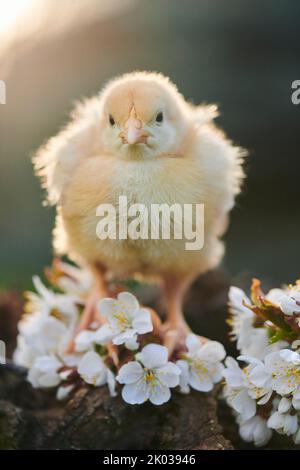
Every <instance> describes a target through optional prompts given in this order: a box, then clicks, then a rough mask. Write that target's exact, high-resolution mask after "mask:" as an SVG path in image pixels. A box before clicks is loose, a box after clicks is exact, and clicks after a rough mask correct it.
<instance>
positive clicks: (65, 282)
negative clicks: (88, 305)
mask: <svg viewBox="0 0 300 470" xmlns="http://www.w3.org/2000/svg"><path fill="white" fill-rule="evenodd" d="M59 269H60V271H61V272H62V273H63V274H62V275H61V276H59V278H58V279H57V282H56V283H57V285H58V287H59V288H60V289H61V290H62V291H63V292H64V293H65V294H67V295H68V296H70V297H72V298H73V299H76V302H77V303H81V304H82V303H84V302H85V299H86V297H87V296H88V294H89V292H90V290H91V288H92V285H93V279H92V276H91V273H90V272H89V271H88V270H86V269H82V268H78V267H77V266H73V265H71V264H69V263H64V262H60V263H59Z"/></svg>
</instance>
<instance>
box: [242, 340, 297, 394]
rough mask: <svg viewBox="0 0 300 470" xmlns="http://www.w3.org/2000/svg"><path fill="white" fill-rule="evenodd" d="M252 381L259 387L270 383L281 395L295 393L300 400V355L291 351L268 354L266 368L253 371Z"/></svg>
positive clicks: (284, 350) (285, 350)
mask: <svg viewBox="0 0 300 470" xmlns="http://www.w3.org/2000/svg"><path fill="white" fill-rule="evenodd" d="M251 380H252V381H253V382H254V383H255V384H256V385H257V386H260V385H262V384H267V383H268V384H269V385H270V386H271V388H272V389H273V390H274V391H275V392H277V393H278V394H279V395H282V396H283V395H289V394H290V393H293V395H294V397H295V398H296V399H300V387H299V385H300V355H299V354H298V353H297V352H295V351H291V350H289V349H283V350H281V351H278V352H273V353H270V354H268V355H267V356H266V357H265V361H264V367H262V368H261V369H260V370H257V371H253V373H252V374H251Z"/></svg>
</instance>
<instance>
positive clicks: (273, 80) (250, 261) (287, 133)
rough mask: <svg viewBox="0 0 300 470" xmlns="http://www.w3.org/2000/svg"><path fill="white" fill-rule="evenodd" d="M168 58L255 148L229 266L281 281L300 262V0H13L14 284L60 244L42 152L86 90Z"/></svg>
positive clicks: (9, 234) (7, 169)
mask: <svg viewBox="0 0 300 470" xmlns="http://www.w3.org/2000/svg"><path fill="white" fill-rule="evenodd" d="M134 69H146V70H158V71H161V72H163V73H164V74H166V75H169V76H170V77H171V79H172V80H173V81H174V82H175V83H176V84H177V85H178V87H179V89H180V91H181V92H182V93H183V94H184V95H185V97H186V98H188V99H190V100H192V101H194V102H195V103H199V102H202V101H205V102H215V103H217V104H218V105H219V106H220V110H221V117H220V118H219V119H218V123H219V124H220V125H221V126H222V127H223V128H224V129H225V131H226V132H227V133H228V135H229V136H230V137H231V138H232V139H233V140H234V141H235V142H237V143H239V144H240V145H241V146H243V147H245V148H247V149H249V151H250V158H249V159H248V161H247V174H248V178H247V181H246V184H245V188H244V192H243V195H242V196H241V197H240V198H239V200H238V204H237V207H236V208H235V210H234V212H233V214H232V219H231V225H230V228H229V231H228V234H227V235H226V240H227V254H226V258H225V260H224V266H225V268H226V269H227V270H228V272H229V273H230V275H231V276H232V277H233V278H235V277H240V276H244V275H245V276H251V275H255V276H257V277H262V278H264V279H267V280H269V281H270V282H271V283H281V282H292V281H293V280H295V279H296V278H297V277H298V276H299V271H300V269H299V267H300V263H299V261H300V259H299V230H300V221H299V202H300V201H299V195H300V176H299V175H300V155H299V149H300V129H299V123H300V105H299V106H295V105H293V104H292V102H291V92H292V91H291V83H292V82H293V81H294V80H296V79H300V3H299V1H296V0H295V1H287V0H266V1H263V2H261V1H258V0H252V1H251V2H244V1H242V0H226V2H225V1H224V0H202V1H201V0H199V1H196V0H186V1H183V0H181V1H180V0H151V1H149V0H148V1H146V0H136V1H134V0H132V1H130V0H109V1H107V0H106V1H104V0H102V1H101V0H97V1H95V0H77V1H72V0H35V1H32V0H23V1H19V2H18V1H16V0H1V1H0V79H1V80H5V82H6V86H7V104H6V105H0V178H1V184H0V224H1V225H0V241H1V244H0V286H2V287H8V286H9V287H16V288H24V287H28V286H30V285H31V276H32V274H34V273H41V272H42V270H43V267H44V266H45V265H46V264H48V263H50V261H51V258H52V249H51V230H52V226H53V216H54V212H53V210H52V209H50V208H44V207H42V198H43V196H42V192H41V190H40V187H39V182H38V181H37V180H36V178H35V177H34V176H33V171H32V166H31V162H30V155H31V153H32V152H33V151H34V150H35V149H36V148H37V147H38V146H39V145H40V144H41V143H42V142H43V141H44V140H45V139H47V138H48V137H50V136H51V135H53V134H55V133H56V132H57V131H58V130H59V128H60V127H61V125H63V124H64V123H65V122H66V120H67V116H68V112H69V111H70V109H71V108H72V106H73V103H74V101H75V100H77V99H79V98H81V97H82V96H91V95H93V94H94V93H96V92H97V91H98V90H99V89H100V88H101V87H102V86H103V84H104V83H105V82H106V81H107V80H108V79H109V78H111V77H113V76H115V75H116V74H120V73H123V72H127V71H132V70H134Z"/></svg>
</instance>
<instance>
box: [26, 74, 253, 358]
mask: <svg viewBox="0 0 300 470" xmlns="http://www.w3.org/2000/svg"><path fill="white" fill-rule="evenodd" d="M217 114H218V113H217V108H216V106H194V105H192V104H190V103H188V102H187V101H186V100H185V99H184V97H183V96H182V95H181V94H180V93H179V92H178V90H177V88H176V86H175V85H174V84H173V83H171V81H170V80H169V79H168V78H166V77H164V76H163V75H161V74H158V73H148V72H134V73H129V74H126V75H123V76H121V77H119V78H117V79H114V80H112V81H111V82H109V83H108V85H107V86H106V87H105V88H104V89H103V90H102V91H101V93H100V94H99V96H96V97H93V98H91V99H88V100H86V101H84V102H83V103H81V104H79V105H78V106H77V108H76V109H75V111H74V113H73V114H72V118H71V122H70V123H69V124H68V125H67V127H66V128H65V129H63V130H62V131H61V132H60V133H59V134H58V135H57V136H55V137H53V138H52V139H50V140H49V142H48V143H47V144H46V145H45V146H43V147H42V148H41V149H40V150H39V151H38V152H37V154H36V156H35V158H34V165H35V169H36V173H37V174H38V175H39V176H40V177H41V179H42V182H43V186H44V187H45V188H46V190H47V192H48V201H49V203H50V204H52V205H55V206H56V209H57V218H56V227H55V229H54V247H55V251H56V252H57V253H58V254H59V255H63V254H66V255H68V256H69V257H70V258H71V259H73V260H74V261H76V262H77V263H79V264H80V265H83V266H87V267H88V268H89V269H90V270H91V271H92V273H93V275H94V289H93V291H92V292H91V294H90V297H89V300H88V302H87V305H86V308H85V311H84V313H83V316H82V321H81V325H80V329H82V328H86V327H88V326H89V324H90V323H91V322H92V321H93V320H95V318H96V317H95V315H96V311H97V309H96V303H97V301H98V300H99V298H100V297H103V296H106V295H107V279H108V278H109V279H111V278H115V279H126V278H129V277H133V276H136V275H140V276H142V277H143V278H144V279H148V280H149V279H150V280H157V281H159V282H160V283H161V286H162V292H163V294H164V298H165V301H166V309H167V322H166V323H165V324H164V327H163V328H164V330H163V331H164V333H163V334H164V339H165V344H166V345H167V346H168V347H169V349H170V351H171V350H173V349H174V348H176V347H177V346H179V345H182V342H183V340H184V338H185V336H186V334H187V333H188V331H189V328H188V325H187V323H186V321H185V319H184V316H183V298H184V295H185V293H186V291H187V289H188V288H189V286H190V284H191V283H192V282H193V280H194V279H195V278H196V277H197V276H198V275H199V274H201V273H204V272H206V271H207V270H209V269H212V268H215V267H216V266H217V265H218V264H219V263H220V260H221V259H222V256H223V254H224V244H223V242H222V241H221V240H220V237H221V236H222V234H223V233H224V231H225V230H226V227H227V219H228V213H229V211H230V210H231V209H232V207H233V205H234V198H235V196H236V195H237V194H238V193H239V191H240V187H241V182H242V179H243V170H242V161H243V156H244V151H243V150H242V149H240V148H239V147H235V146H233V144H232V143H231V142H230V141H229V140H227V138H226V137H225V135H224V134H223V132H221V131H220V130H218V129H217V128H216V126H215V125H214V123H213V120H214V118H215V117H216V116H217ZM119 196H126V197H127V200H128V205H130V204H133V203H141V204H144V206H145V207H150V206H151V204H152V203H156V204H163V203H166V204H169V205H172V204H174V203H178V204H180V205H184V204H193V205H196V204H204V207H205V220H204V239H205V242H204V246H203V248H202V249H201V250H196V251H193V250H186V249H185V240H184V239H182V240H178V239H174V238H173V239H170V240H164V239H159V240H152V239H148V240H141V239H137V240H132V239H130V238H127V239H125V240H124V239H122V240H119V239H116V240H112V239H109V238H108V239H104V240H100V239H99V238H97V236H96V227H97V222H98V218H97V217H96V209H97V207H98V206H99V205H100V204H103V203H109V204H112V205H114V207H117V206H118V201H119Z"/></svg>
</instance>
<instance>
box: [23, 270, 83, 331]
mask: <svg viewBox="0 0 300 470" xmlns="http://www.w3.org/2000/svg"><path fill="white" fill-rule="evenodd" d="M33 284H34V287H35V289H36V291H37V293H34V292H28V293H27V299H28V305H27V310H28V311H30V313H32V314H34V313H40V314H44V315H45V316H50V315H51V316H53V317H56V318H58V319H60V320H61V321H62V322H64V323H65V324H67V325H68V324H70V322H71V323H73V322H74V321H76V320H77V319H78V308H77V306H76V302H75V300H74V299H73V298H72V297H71V296H69V295H66V294H57V293H55V292H52V291H51V290H50V289H47V287H46V286H44V284H43V283H42V281H41V280H40V278H39V277H38V276H34V277H33Z"/></svg>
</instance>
